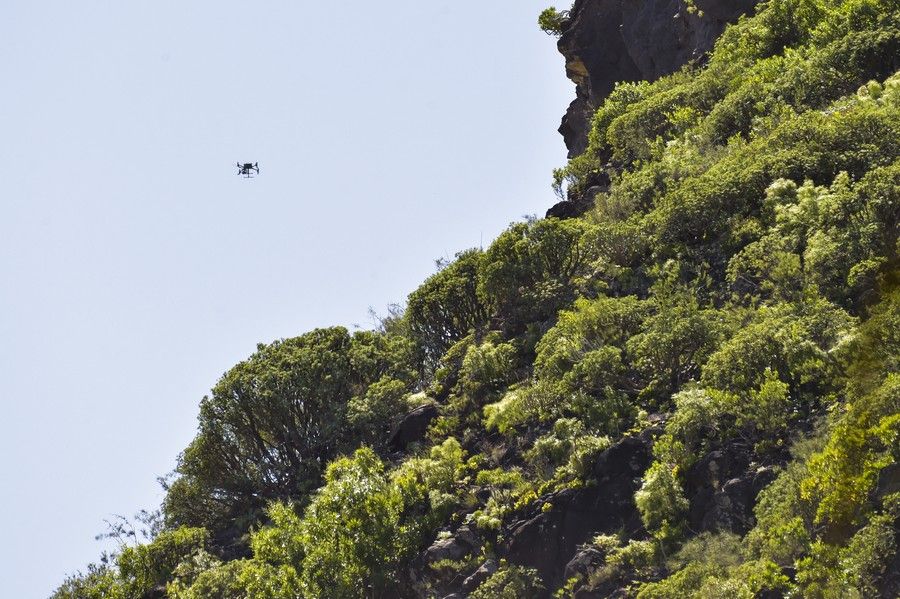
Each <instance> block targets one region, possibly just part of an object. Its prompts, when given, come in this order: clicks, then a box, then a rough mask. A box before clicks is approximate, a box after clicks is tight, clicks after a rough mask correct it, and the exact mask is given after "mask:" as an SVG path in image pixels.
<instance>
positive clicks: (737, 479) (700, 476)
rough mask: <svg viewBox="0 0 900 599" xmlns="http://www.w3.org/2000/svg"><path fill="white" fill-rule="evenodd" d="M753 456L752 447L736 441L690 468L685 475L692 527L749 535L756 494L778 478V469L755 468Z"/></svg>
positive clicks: (689, 519)
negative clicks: (752, 462) (751, 462)
mask: <svg viewBox="0 0 900 599" xmlns="http://www.w3.org/2000/svg"><path fill="white" fill-rule="evenodd" d="M750 459H751V452H750V448H749V447H747V446H744V445H741V444H740V443H736V442H735V443H730V444H728V445H726V446H725V447H723V448H722V449H718V450H715V451H711V452H709V453H708V454H706V455H705V456H703V457H702V458H701V459H700V461H698V462H697V463H696V464H694V465H693V466H692V467H691V468H690V470H689V471H688V472H687V475H686V477H685V478H686V482H687V488H686V492H687V496H688V498H689V499H690V502H691V508H690V513H689V515H688V524H689V526H690V527H691V530H694V531H697V532H702V531H710V532H718V531H730V532H734V533H737V534H746V533H747V531H749V530H750V529H751V528H752V527H753V525H754V518H753V506H754V505H755V504H756V496H757V495H759V492H760V491H762V490H763V489H764V488H765V487H766V486H767V485H768V484H769V483H771V482H772V481H773V480H775V477H776V476H777V470H776V469H775V468H773V467H752V466H751V464H750Z"/></svg>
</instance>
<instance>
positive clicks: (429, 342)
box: [406, 250, 488, 365]
mask: <svg viewBox="0 0 900 599" xmlns="http://www.w3.org/2000/svg"><path fill="white" fill-rule="evenodd" d="M483 260H484V255H483V254H482V252H481V251H479V250H468V251H465V252H460V253H459V254H457V255H456V259H455V260H454V261H453V262H451V263H450V264H448V265H446V266H445V267H444V268H442V269H441V270H439V271H438V272H437V273H435V274H434V275H432V276H430V277H429V278H428V279H427V280H426V281H425V282H424V283H423V284H422V285H421V286H419V288H418V289H416V290H415V291H413V292H412V293H411V294H410V295H409V298H408V299H407V312H406V317H407V319H408V321H409V326H410V330H411V332H412V335H413V337H414V338H415V339H416V340H417V341H418V342H419V343H420V344H421V346H422V350H423V351H424V354H425V358H426V360H427V361H428V363H430V364H432V365H433V364H434V363H435V362H437V360H438V359H439V358H440V357H441V356H442V355H443V354H444V352H446V351H447V350H448V349H449V348H450V346H452V345H453V344H454V343H457V342H458V341H460V340H461V339H463V338H464V337H466V336H467V335H468V334H469V333H471V332H472V331H473V330H474V329H477V328H479V327H481V326H483V325H484V324H485V323H486V322H487V319H488V309H487V307H486V306H485V304H484V302H483V301H482V298H481V296H480V295H479V293H478V271H479V268H480V265H481V263H482V261H483Z"/></svg>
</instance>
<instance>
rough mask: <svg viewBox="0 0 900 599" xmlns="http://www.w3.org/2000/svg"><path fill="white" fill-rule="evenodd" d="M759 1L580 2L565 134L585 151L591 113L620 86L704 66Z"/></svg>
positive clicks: (574, 12)
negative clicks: (694, 65) (718, 43)
mask: <svg viewBox="0 0 900 599" xmlns="http://www.w3.org/2000/svg"><path fill="white" fill-rule="evenodd" d="M757 2H758V0H693V1H690V0H687V1H686V0H641V1H640V2H638V1H636V0H576V1H575V4H574V5H573V6H572V9H571V10H570V11H569V17H568V19H567V20H566V21H565V22H564V23H563V29H562V36H561V37H560V39H559V44H558V47H559V51H560V52H561V53H562V55H563V56H564V57H565V59H566V74H567V75H568V77H569V79H571V80H572V81H573V82H574V83H575V93H576V98H575V100H573V101H572V103H571V104H570V105H569V109H568V110H567V111H566V114H565V116H564V117H563V120H562V125H561V126H560V128H559V132H560V133H561V134H562V136H563V139H564V140H565V143H566V147H567V148H568V150H569V157H570V158H572V157H575V156H577V155H579V154H581V153H582V152H584V150H585V148H586V147H587V135H588V131H589V130H590V123H591V116H592V115H593V114H594V111H595V110H596V109H597V107H598V106H599V105H600V103H601V102H602V101H603V99H604V98H605V97H606V96H607V95H608V94H609V92H611V91H612V89H613V87H614V86H615V84H616V82H618V81H641V80H648V81H652V80H654V79H657V78H659V77H661V76H663V75H667V74H670V73H673V72H675V71H676V70H678V69H679V68H681V67H682V66H683V65H685V64H687V63H689V62H691V61H702V60H703V58H704V56H705V55H706V53H707V52H708V51H709V50H711V49H712V46H713V44H714V43H715V40H716V38H717V37H718V36H719V34H721V33H722V31H723V30H724V29H725V26H726V25H727V24H728V23H731V22H734V21H736V20H737V19H738V18H739V17H740V16H741V15H743V14H746V13H748V12H749V11H751V10H752V9H753V7H754V6H755V5H756V3H757Z"/></svg>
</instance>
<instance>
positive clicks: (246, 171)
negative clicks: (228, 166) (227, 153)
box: [237, 162, 259, 179]
mask: <svg viewBox="0 0 900 599" xmlns="http://www.w3.org/2000/svg"><path fill="white" fill-rule="evenodd" d="M237 167H238V172H237V174H238V175H244V178H245V179H252V178H253V171H256V174H257V175H258V174H259V163H258V162H245V163H243V164H241V163H240V162H238V163H237Z"/></svg>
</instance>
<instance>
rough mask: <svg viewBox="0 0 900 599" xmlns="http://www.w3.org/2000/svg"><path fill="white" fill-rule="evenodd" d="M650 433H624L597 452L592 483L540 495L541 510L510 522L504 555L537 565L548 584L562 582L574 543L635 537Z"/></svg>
mask: <svg viewBox="0 0 900 599" xmlns="http://www.w3.org/2000/svg"><path fill="white" fill-rule="evenodd" d="M651 447H652V438H651V436H650V435H649V434H647V435H641V436H640V437H626V438H625V439H623V440H622V441H620V442H619V443H617V444H616V445H613V446H612V447H610V448H609V449H608V450H606V451H605V452H603V453H602V454H600V456H599V458H598V459H597V463H596V465H595V466H594V478H595V479H596V481H597V483H596V484H595V485H591V486H586V487H583V488H580V489H566V490H564V491H560V492H558V493H553V494H550V495H548V496H546V497H544V498H543V501H542V502H538V503H539V504H542V505H548V506H549V507H548V508H544V509H540V510H539V511H537V513H533V514H530V517H527V518H526V519H525V520H520V521H518V522H516V523H514V524H512V525H511V527H510V530H509V534H508V539H509V540H508V541H507V542H506V543H505V545H504V546H503V547H502V548H501V549H502V554H503V556H504V557H505V558H506V559H508V560H509V561H510V562H512V563H514V564H519V565H523V566H527V567H529V568H535V569H536V570H537V571H538V574H540V576H541V579H542V580H543V581H544V584H545V585H546V586H547V588H554V587H556V586H558V585H559V584H561V583H563V582H564V581H565V578H564V576H565V573H566V571H567V569H569V566H571V568H572V569H576V568H578V567H579V565H578V564H573V563H572V561H571V560H572V558H573V556H574V555H575V554H576V552H577V551H578V546H579V545H581V544H583V543H586V542H588V541H590V540H591V538H593V537H594V536H595V535H596V534H598V533H607V534H612V533H616V532H619V531H624V532H625V534H627V535H628V536H630V537H631V536H637V535H639V533H640V530H641V528H642V525H641V520H640V516H639V515H638V511H637V507H636V506H635V504H634V493H635V491H637V489H638V487H639V486H640V482H641V475H642V474H643V473H644V470H646V469H647V467H648V466H649V464H650V460H651Z"/></svg>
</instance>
